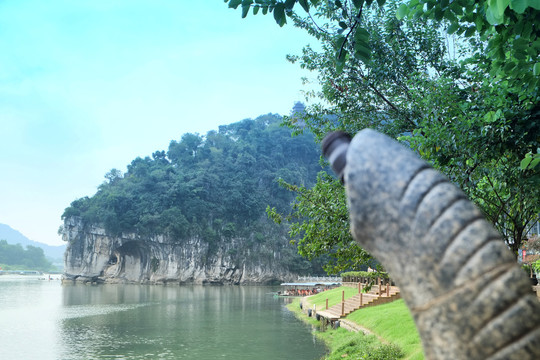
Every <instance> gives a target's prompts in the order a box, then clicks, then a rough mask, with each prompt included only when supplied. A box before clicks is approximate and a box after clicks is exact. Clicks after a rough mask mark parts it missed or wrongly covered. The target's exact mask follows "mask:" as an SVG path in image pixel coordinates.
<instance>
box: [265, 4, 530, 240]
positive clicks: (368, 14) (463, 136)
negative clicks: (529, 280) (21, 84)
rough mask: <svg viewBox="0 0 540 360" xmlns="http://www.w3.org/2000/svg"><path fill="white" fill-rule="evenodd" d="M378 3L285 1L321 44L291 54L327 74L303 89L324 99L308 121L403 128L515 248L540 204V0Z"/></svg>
mask: <svg viewBox="0 0 540 360" xmlns="http://www.w3.org/2000/svg"><path fill="white" fill-rule="evenodd" d="M272 3H276V2H275V1H273V2H272ZM377 3H378V4H379V6H371V5H372V1H340V2H337V1H324V2H317V3H316V4H315V3H313V2H311V3H310V7H309V9H308V10H309V14H307V15H304V12H303V11H300V12H295V11H291V12H290V13H287V16H288V17H289V18H290V19H292V20H293V22H294V25H295V26H297V27H300V28H302V29H305V30H306V31H307V32H308V33H309V34H311V35H313V36H314V37H315V38H316V39H318V40H319V41H320V44H321V51H315V50H313V49H312V48H310V47H306V48H304V50H303V54H302V55H301V56H289V60H290V61H292V62H293V63H298V64H299V65H300V66H301V67H302V68H305V69H308V70H311V71H313V72H315V73H316V74H317V76H318V81H319V83H320V84H321V88H322V90H321V91H320V92H318V93H317V92H308V93H307V96H308V97H310V98H311V99H320V101H321V102H320V104H315V105H312V106H310V107H309V108H308V109H307V114H306V116H304V119H303V120H304V121H305V123H306V124H307V128H308V129H309V130H311V131H312V132H313V133H314V134H316V136H317V137H318V138H319V139H321V138H322V137H323V136H324V135H325V134H326V133H327V132H328V131H332V130H336V129H341V130H345V131H347V132H349V133H352V134H354V133H356V132H358V131H359V130H362V129H364V128H367V127H369V128H374V129H376V130H379V131H382V132H384V133H386V134H388V135H390V136H393V137H399V138H400V139H401V140H402V141H403V142H404V143H406V144H407V145H409V146H411V147H412V148H413V149H414V150H415V151H417V152H418V153H419V154H420V155H421V156H422V157H423V158H424V159H426V160H428V161H429V162H431V163H432V164H433V165H434V166H435V167H436V168H437V169H439V170H440V171H442V172H443V173H444V174H446V175H447V176H448V177H449V178H450V179H451V180H452V181H453V182H454V183H456V184H457V185H458V186H460V187H461V188H462V189H463V190H464V191H465V193H466V194H467V195H468V196H469V197H470V198H471V199H472V200H474V201H475V203H476V204H477V205H478V206H479V207H480V208H481V210H482V211H483V212H484V214H485V215H486V217H487V218H488V219H489V220H490V221H491V222H493V224H494V225H495V226H496V227H497V228H498V229H499V231H500V232H501V234H503V236H504V237H505V240H506V242H507V244H508V245H509V246H510V247H511V249H512V250H514V251H517V249H518V248H519V247H520V245H521V242H522V239H523V238H524V236H523V235H524V231H525V229H526V228H527V226H528V224H529V223H530V222H531V221H533V220H534V219H535V218H536V216H537V214H538V212H540V201H539V200H540V186H539V185H540V167H539V166H538V164H539V163H540V158H539V154H538V151H539V150H538V149H539V148H540V119H539V118H540V104H539V96H540V94H539V91H538V89H539V84H540V83H539V81H540V64H539V60H538V59H539V52H540V37H539V35H540V11H539V10H538V7H539V6H538V5H537V4H538V2H535V1H526V0H521V1H511V0H505V1H499V0H489V1H451V2H450V1H435V0H411V1H380V2H377ZM383 4H384V6H382V5H383ZM304 10H305V9H304ZM442 30H446V33H447V34H451V36H450V35H446V36H445V35H444V32H443V31H442ZM286 123H287V124H288V125H289V126H291V127H293V128H295V129H296V131H297V132H302V131H303V130H304V128H300V127H298V126H297V124H298V122H297V121H296V119H286ZM319 190H320V191H328V190H326V189H324V187H321V188H320V189H319ZM325 197H326V198H328V199H329V198H331V195H330V193H329V192H327V193H326V196H325V195H324V194H322V193H321V196H320V198H325ZM306 216H307V215H306ZM335 221H336V222H338V223H339V222H341V221H342V218H340V217H338V218H336V219H335ZM327 222H328V221H327ZM313 239H315V238H313ZM315 240H316V239H315ZM321 246H323V245H321ZM323 247H324V246H323Z"/></svg>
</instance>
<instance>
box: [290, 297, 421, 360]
mask: <svg viewBox="0 0 540 360" xmlns="http://www.w3.org/2000/svg"><path fill="white" fill-rule="evenodd" d="M344 290H345V291H346V294H348V293H349V292H350V291H349V289H348V288H347V287H340V288H336V289H333V290H328V291H325V292H323V293H320V294H317V295H314V296H309V297H306V298H302V299H295V300H294V301H293V302H292V303H291V304H289V305H288V306H287V307H288V309H289V310H291V311H292V312H293V313H294V314H295V315H296V316H297V317H298V318H299V319H301V320H302V321H304V322H306V323H308V324H310V325H312V326H313V329H314V332H315V335H316V336H317V337H318V338H319V339H321V340H322V341H324V342H325V344H326V346H327V347H328V354H327V355H326V356H325V357H324V358H323V359H324V360H337V359H345V358H347V359H365V360H394V359H406V360H420V359H424V354H423V352H422V345H421V342H420V336H419V335H418V331H417V330H416V326H415V324H414V321H413V319H412V317H411V315H410V312H409V310H408V309H407V306H406V305H405V303H404V301H403V300H397V301H394V302H391V303H388V304H384V305H379V306H374V307H368V308H363V309H359V310H356V311H354V312H353V313H351V314H349V315H348V316H347V317H345V318H343V319H340V322H339V323H340V324H341V326H339V327H335V326H331V325H325V324H324V323H323V322H322V321H319V320H316V318H315V317H310V316H308V310H311V309H312V308H313V305H315V307H316V308H319V309H321V308H322V307H321V306H320V305H319V306H318V305H317V304H321V303H323V302H326V299H329V300H328V301H329V303H338V302H339V301H341V296H342V291H344ZM346 296H347V295H346ZM301 303H302V305H301ZM309 312H311V311H309Z"/></svg>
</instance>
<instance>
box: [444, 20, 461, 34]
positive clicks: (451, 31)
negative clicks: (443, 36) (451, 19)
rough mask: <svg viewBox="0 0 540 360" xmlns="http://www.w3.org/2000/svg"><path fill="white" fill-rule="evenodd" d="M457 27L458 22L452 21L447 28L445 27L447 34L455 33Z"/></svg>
mask: <svg viewBox="0 0 540 360" xmlns="http://www.w3.org/2000/svg"><path fill="white" fill-rule="evenodd" d="M458 29H459V24H458V23H453V24H451V25H450V26H449V27H448V29H446V32H447V33H448V34H453V33H455V32H456V31H457V30H458Z"/></svg>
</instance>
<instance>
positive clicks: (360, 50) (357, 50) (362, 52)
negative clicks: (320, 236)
mask: <svg viewBox="0 0 540 360" xmlns="http://www.w3.org/2000/svg"><path fill="white" fill-rule="evenodd" d="M354 57H356V58H357V59H360V60H362V61H363V62H368V61H369V60H370V59H371V49H370V48H368V47H365V46H361V45H359V46H355V47H354Z"/></svg>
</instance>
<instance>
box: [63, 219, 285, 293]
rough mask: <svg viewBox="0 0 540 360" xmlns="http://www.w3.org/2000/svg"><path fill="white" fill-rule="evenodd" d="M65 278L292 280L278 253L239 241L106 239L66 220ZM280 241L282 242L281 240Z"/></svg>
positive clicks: (130, 236)
mask: <svg viewBox="0 0 540 360" xmlns="http://www.w3.org/2000/svg"><path fill="white" fill-rule="evenodd" d="M63 238H64V240H65V241H67V243H68V247H67V250H66V253H65V255H64V266H65V270H64V271H65V273H64V277H65V279H69V280H74V281H82V282H108V283H155V284H159V283H195V284H212V283H213V284H264V283H270V282H275V281H287V280H291V279H292V278H294V275H293V274H292V273H290V272H289V271H288V270H287V269H283V267H282V266H281V265H280V264H279V261H278V260H279V258H280V256H281V255H280V253H279V252H276V251H274V250H271V249H269V248H268V247H267V246H265V245H257V246H255V247H254V246H253V245H252V246H250V247H246V246H245V241H246V240H245V239H230V240H227V241H223V242H219V244H217V245H216V244H214V245H212V246H211V245H210V244H209V243H208V242H205V241H204V240H203V239H199V238H190V239H186V240H182V241H174V239H168V238H167V237H165V236H156V237H152V238H144V237H140V236H138V235H137V234H128V235H126V234H123V235H122V236H119V237H113V236H109V235H108V234H107V233H106V232H105V230H104V229H102V228H100V227H97V226H92V225H90V226H89V225H86V226H84V224H83V223H82V222H81V221H80V220H79V219H77V218H74V217H71V218H68V219H66V220H65V222H64V233H63ZM284 241H285V242H286V239H284Z"/></svg>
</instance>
